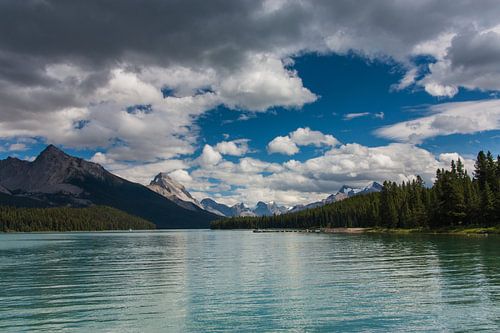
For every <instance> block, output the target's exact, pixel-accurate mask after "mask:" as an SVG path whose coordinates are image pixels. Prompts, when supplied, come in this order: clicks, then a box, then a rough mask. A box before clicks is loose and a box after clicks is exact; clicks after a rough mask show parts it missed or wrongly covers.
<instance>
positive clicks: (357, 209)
mask: <svg viewBox="0 0 500 333" xmlns="http://www.w3.org/2000/svg"><path fill="white" fill-rule="evenodd" d="M383 185H384V186H383V189H382V191H381V192H379V193H370V194H366V195H359V196H354V197H351V198H348V199H345V200H342V201H338V202H334V203H332V204H328V205H325V206H322V207H317V208H313V209H308V210H305V211H301V212H297V213H290V214H282V215H274V216H262V217H233V218H225V219H219V220H217V221H214V222H212V225H211V226H212V228H214V229H238V228H246V229H261V228H317V227H380V228H429V229H436V228H446V227H459V226H463V227H466V226H484V227H489V226H500V156H497V158H496V160H495V159H494V157H493V155H492V154H491V153H490V152H488V153H486V154H485V153H484V152H483V151H481V152H479V153H478V155H477V159H476V162H475V170H474V174H473V175H472V178H471V176H470V175H469V174H468V173H467V171H466V170H465V168H464V165H463V162H462V161H461V160H460V159H458V160H457V161H452V162H451V165H450V169H449V170H445V169H438V170H437V171H436V179H435V182H434V184H433V186H432V187H426V186H425V184H424V182H423V180H422V178H421V177H420V176H417V177H416V178H415V179H413V180H411V181H407V182H403V183H401V184H397V183H395V182H390V181H385V182H384V184H383Z"/></svg>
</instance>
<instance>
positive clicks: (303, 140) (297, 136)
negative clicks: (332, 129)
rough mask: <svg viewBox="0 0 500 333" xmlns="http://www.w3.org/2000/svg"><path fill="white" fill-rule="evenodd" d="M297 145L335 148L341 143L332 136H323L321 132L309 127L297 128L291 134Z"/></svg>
mask: <svg viewBox="0 0 500 333" xmlns="http://www.w3.org/2000/svg"><path fill="white" fill-rule="evenodd" d="M289 136H290V138H291V139H292V141H293V142H295V144H297V145H298V146H309V145H313V146H316V147H320V146H335V145H338V144H339V141H338V140H337V139H336V138H334V137H333V136H332V135H330V134H323V133H321V132H320V131H313V130H311V129H310V128H309V127H305V128H297V129H296V130H295V131H293V132H291V133H290V134H289Z"/></svg>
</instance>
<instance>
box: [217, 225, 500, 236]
mask: <svg viewBox="0 0 500 333" xmlns="http://www.w3.org/2000/svg"><path fill="white" fill-rule="evenodd" d="M212 230H224V229H212ZM226 230H242V229H226ZM253 232H254V233H275V232H285V233H290V232H300V233H322V234H398V235H407V234H424V235H425V234H427V235H437V234H440V235H484V236H487V235H500V227H453V228H440V229H423V228H409V229H404V228H394V229H391V228H378V227H372V228H348V227H338V228H310V229H293V228H269V229H253Z"/></svg>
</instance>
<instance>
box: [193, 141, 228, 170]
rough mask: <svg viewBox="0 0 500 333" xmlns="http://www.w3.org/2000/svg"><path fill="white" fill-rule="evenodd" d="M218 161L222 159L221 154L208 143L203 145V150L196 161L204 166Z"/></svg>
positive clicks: (209, 165)
mask: <svg viewBox="0 0 500 333" xmlns="http://www.w3.org/2000/svg"><path fill="white" fill-rule="evenodd" d="M220 161H222V155H221V154H220V153H219V152H218V151H216V150H215V149H214V148H213V147H212V146H210V145H205V146H204V147H203V151H202V153H201V155H200V157H199V158H198V163H199V164H200V165H201V166H204V167H212V166H214V165H216V164H217V163H219V162H220Z"/></svg>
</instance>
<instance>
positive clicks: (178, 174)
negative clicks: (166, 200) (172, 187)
mask: <svg viewBox="0 0 500 333" xmlns="http://www.w3.org/2000/svg"><path fill="white" fill-rule="evenodd" d="M168 175H169V176H170V177H172V179H174V180H176V181H178V182H179V183H181V184H183V185H185V184H189V183H191V182H192V181H193V178H192V177H191V176H190V175H189V172H187V171H186V170H183V169H177V170H174V171H172V172H170V173H169V174H168Z"/></svg>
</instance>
